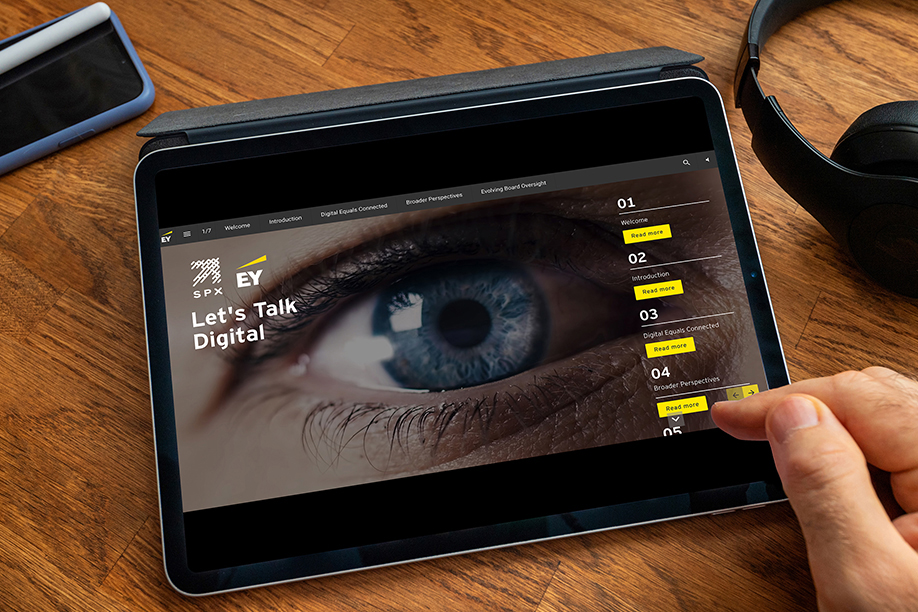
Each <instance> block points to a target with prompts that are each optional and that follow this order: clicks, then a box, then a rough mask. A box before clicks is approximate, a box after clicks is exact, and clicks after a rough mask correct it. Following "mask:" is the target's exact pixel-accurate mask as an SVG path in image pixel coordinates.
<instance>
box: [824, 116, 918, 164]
mask: <svg viewBox="0 0 918 612" xmlns="http://www.w3.org/2000/svg"><path fill="white" fill-rule="evenodd" d="M831 159H832V161H834V162H836V163H838V164H841V165H842V166H845V167H846V168H848V169H850V170H855V171H857V172H865V173H867V174H885V175H887V176H909V177H913V178H916V179H918V100H909V101H904V102H890V103H888V104H881V105H880V106H876V107H874V108H871V109H870V110H868V111H867V112H865V113H864V114H862V115H861V116H860V117H858V118H857V119H855V120H854V123H852V124H851V127H849V128H848V129H847V131H845V133H844V134H842V137H841V138H840V139H839V140H838V144H836V145H835V150H834V151H832V155H831Z"/></svg>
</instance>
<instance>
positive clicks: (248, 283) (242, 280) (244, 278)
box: [236, 255, 268, 289]
mask: <svg viewBox="0 0 918 612" xmlns="http://www.w3.org/2000/svg"><path fill="white" fill-rule="evenodd" d="M266 261H268V256H267V255H262V256H261V257H259V258H258V259H256V260H254V261H250V262H249V263H247V264H245V265H244V266H239V267H238V268H236V270H241V269H243V268H248V267H249V266H254V265H255V264H260V263H264V262H266ZM262 272H264V269H263V268H259V269H257V270H246V271H245V272H236V287H237V288H239V289H241V288H243V287H254V286H255V285H257V284H258V283H259V279H260V278H261V273H262Z"/></svg>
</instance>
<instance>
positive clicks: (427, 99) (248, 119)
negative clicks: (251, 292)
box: [137, 47, 707, 158]
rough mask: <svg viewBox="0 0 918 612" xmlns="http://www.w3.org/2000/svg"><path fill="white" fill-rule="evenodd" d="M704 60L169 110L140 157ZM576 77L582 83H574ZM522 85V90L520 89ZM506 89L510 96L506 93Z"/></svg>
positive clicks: (508, 74)
mask: <svg viewBox="0 0 918 612" xmlns="http://www.w3.org/2000/svg"><path fill="white" fill-rule="evenodd" d="M703 59H704V58H703V57H702V56H700V55H695V54H694V53H687V52H685V51H680V50H678V49H673V48H671V47H651V48H648V49H635V50H631V51H619V52H617V53H605V54H602V55H593V56H590V57H579V58H574V59H564V60H556V61H552V62H542V63H539V64H528V65H524V66H510V67H507V68H494V69H491V70H479V71H476V72H464V73H461V74H451V75H445V76H436V77H428V78H423V79H415V80H411V81H397V82H394V83H382V84H379V85H365V86H362V87H351V88H347V89H336V90H332V91H319V92H314V93H306V94H298V95H293V96H285V97H282V98H270V99H267V100H252V101H248V102H237V103H234V104H222V105H219V106H210V107H204V108H192V109H187V110H178V111H171V112H167V113H163V114H162V115H160V116H158V117H156V118H155V119H154V120H153V121H151V122H150V123H149V124H148V125H147V126H146V127H144V128H143V129H141V130H140V131H139V132H137V135H138V136H141V137H144V138H152V140H149V141H147V142H146V143H145V144H144V146H143V147H142V148H141V150H140V157H141V158H143V157H144V156H145V155H147V154H149V153H151V152H153V151H156V150H158V149H163V148H169V147H176V146H182V145H187V144H198V143H203V142H213V141H217V140H228V139H232V138H244V137H247V136H259V135H265V134H272V133H279V132H285V131H292V130H297V129H309V128H315V127H321V126H327V125H334V124H338V123H348V122H352V121H360V120H368V119H380V118H383V117H387V116H396V115H399V114H405V113H406V109H407V108H409V107H410V109H411V112H424V111H427V112H430V111H434V110H441V109H444V108H456V107H458V106H461V104H462V102H463V101H469V102H470V97H471V96H475V95H476V94H477V96H476V100H478V101H479V103H480V98H481V94H483V93H484V92H489V93H490V94H491V95H490V96H489V101H500V100H501V98H502V97H504V99H515V98H518V97H520V93H523V92H524V93H526V94H528V95H533V96H535V95H551V94H558V93H565V92H566V91H574V90H583V89H584V87H585V86H586V85H589V80H590V79H592V80H594V81H595V85H596V87H609V86H617V85H628V84H633V83H642V82H649V81H656V80H662V79H672V78H678V77H684V76H696V77H701V78H704V79H707V75H706V74H705V72H704V71H703V70H701V69H700V68H698V67H696V66H693V64H696V63H698V62H700V61H702V60H703ZM574 81H576V82H574ZM521 90H522V91H521ZM502 94H506V95H505V96H502Z"/></svg>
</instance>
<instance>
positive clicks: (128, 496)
mask: <svg viewBox="0 0 918 612" xmlns="http://www.w3.org/2000/svg"><path fill="white" fill-rule="evenodd" d="M111 4H112V7H113V8H114V10H115V11H116V12H117V13H118V15H119V16H120V18H121V20H122V22H123V23H124V25H125V28H126V29H127V31H128V32H129V33H130V35H131V38H132V39H133V41H134V44H135V45H136V47H137V50H138V52H139V53H140V56H141V58H142V59H143V61H144V63H145V64H146V66H147V69H148V70H149V72H150V75H151V77H152V78H153V81H154V83H155V84H156V87H157V98H156V103H155V104H154V106H153V108H152V109H151V110H150V111H148V112H147V113H146V114H145V115H143V116H142V117H140V118H138V119H135V120H134V121H132V122H130V123H129V124H127V125H123V126H121V127H118V128H116V129H114V130H112V131H110V132H107V133H104V134H101V135H99V136H97V137H95V138H92V139H91V140H89V141H87V142H85V143H81V144H79V145H77V146H74V147H72V148H70V149H67V150H66V151H64V152H61V153H58V154H55V155H52V156H50V157H46V158H44V159H43V160H40V161H38V162H35V163H33V164H31V165H30V166H28V167H25V168H22V169H20V170H18V171H15V172H13V173H11V174H9V175H6V176H3V177H0V368H2V369H0V609H13V610H29V611H33V610H45V609H48V610H100V611H109V610H158V609H168V610H172V611H176V610H337V611H341V610H376V609H396V610H405V609H432V610H498V609H501V610H504V609H506V610H538V611H539V612H548V611H550V610H562V609H564V610H567V609H570V610H640V611H642V612H643V611H649V610H667V611H668V610H705V611H710V610H812V609H815V598H814V594H813V587H812V584H811V582H810V577H809V570H808V568H807V561H806V553H805V550H804V546H803V540H802V538H801V535H800V532H799V529H798V526H797V522H796V520H795V518H794V515H793V513H792V512H791V509H790V507H789V505H787V504H778V505H774V506H771V507H768V508H763V509H758V510H752V511H747V512H736V513H733V514H728V515H724V516H716V517H711V516H706V517H700V518H694V519H689V520H682V521H676V522H669V523H663V524H657V525H650V526H645V527H638V528H632V529H625V530H619V531H610V532H606V533H599V534H593V535H587V536H578V537H572V538H567V539H562V540H557V541H552V542H545V543H541V544H532V545H527V546H518V547H513V548H507V549H503V550H495V551H488V552H482V553H476V554H470V555H465V556H459V557H452V558H447V559H440V560H436V561H430V562H423V563H415V564H409V565H403V566H399V567H390V568H385V569H379V570H373V571H368V572H359V573H355V574H349V575H343V576H337V577H331V578H325V579H318V580H312V581H306V582H299V583H294V584H288V585H283V586H278V587H271V588H267V589H257V590H251V591H248V592H242V593H234V594H229V595H221V596H216V597H210V598H203V599H200V598H199V599H191V598H187V597H183V596H181V595H179V594H177V593H176V592H175V591H173V590H172V589H171V588H170V587H169V585H168V583H167V582H166V579H165V576H164V573H163V565H162V555H161V543H160V535H159V534H160V528H159V518H158V512H157V497H156V495H157V493H156V477H155V473H154V463H153V442H152V436H151V433H152V427H151V418H150V401H149V393H148V379H147V367H146V361H145V348H144V326H143V311H142V306H141V297H140V283H139V271H138V259H137V237H136V227H135V220H134V199H133V191H132V173H133V169H134V165H135V163H136V161H137V152H138V150H139V148H140V145H141V140H140V139H138V138H136V137H135V136H134V132H135V131H136V130H137V129H139V128H140V127H141V126H143V125H145V124H146V122H148V121H149V120H151V119H152V118H153V117H154V116H156V115H157V114H159V113H162V112H164V111H168V110H174V109H180V108H188V107H199V106H206V105H211V104H219V103H224V102H236V101H241V100H249V99H255V98H266V97H272V96H282V95H288V94H295V93H301V92H309V91H319V90H325V89H333V88H340V87H348V86H354V85H363V84H370V83H380V82H386V81H395V80H402V79H410V78H415V77H424V76H432V75H440V74H448V73H454V72H463V71H468V70H479V69H484V68H493V67H498V66H510V65H516V64H525V63H532V62H538V61H543V60H553V59H560V58H569V57H578V56H584V55H591V54H596V53H604V52H609V51H619V50H624V49H633V48H639V47H648V46H655V45H669V46H673V47H677V48H682V49H685V50H687V51H694V52H697V53H700V54H702V55H704V56H705V57H706V58H707V59H706V60H705V61H704V63H703V64H702V65H701V66H702V67H703V68H704V69H705V70H706V71H707V72H708V74H709V75H710V77H711V80H712V81H713V82H714V84H715V85H717V87H718V88H719V89H720V90H721V92H722V94H723V97H724V101H725V104H726V106H727V114H728V117H729V120H730V127H731V129H732V131H733V136H734V139H735V143H736V151H737V157H738V158H739V163H740V169H741V171H742V173H743V177H744V180H745V188H746V193H747V195H748V198H749V206H750V209H751V211H752V219H753V222H754V225H755V228H756V233H757V236H758V240H759V247H760V249H761V253H762V259H763V261H764V266H765V271H766V273H767V277H768V281H769V287H770V289H771V295H772V298H773V301H774V309H775V312H776V314H777V318H778V325H779V327H780V330H781V338H782V341H783V343H784V348H785V351H786V355H787V362H788V365H789V367H790V373H791V377H792V378H793V379H794V380H799V379H802V378H806V377H812V376H823V375H828V374H832V373H834V372H837V371H840V370H842V369H847V368H861V367H865V366H867V365H870V364H881V365H888V366H891V367H893V368H897V369H900V370H904V371H910V372H914V371H915V363H916V361H918V307H916V302H915V301H913V300H905V299H902V298H900V297H897V296H895V295H893V294H891V293H889V292H887V291H885V290H884V289H882V288H880V287H878V286H876V285H874V284H872V283H871V282H869V281H867V280H865V279H864V278H863V277H862V276H861V275H860V274H859V273H858V271H857V270H856V269H855V267H854V266H853V265H852V263H851V262H850V261H849V260H848V259H846V258H845V257H844V256H843V255H842V254H841V253H840V251H839V248H838V247H837V246H836V245H835V244H834V243H833V242H832V241H831V240H830V239H829V237H828V235H827V233H826V232H825V231H824V230H823V229H822V227H820V226H819V225H818V224H817V223H816V222H815V221H814V220H813V219H812V218H811V217H810V216H809V215H808V214H807V213H806V212H805V211H804V210H803V209H801V208H800V207H799V206H798V205H797V204H796V203H795V202H794V201H792V200H791V199H790V198H789V197H788V196H786V195H785V194H784V193H783V192H782V191H781V190H780V189H779V188H778V187H777V185H776V184H775V183H774V182H773V181H772V180H771V178H770V177H769V176H768V174H766V172H765V171H764V170H763V169H762V167H761V165H760V164H759V162H758V161H757V160H756V158H755V156H754V155H753V153H752V151H751V148H750V145H749V131H748V129H747V128H746V124H745V123H744V121H743V118H742V116H741V114H740V112H739V111H737V110H736V109H734V108H733V104H732V93H731V92H732V88H731V85H732V82H733V69H734V61H735V58H736V52H737V49H738V45H739V40H740V37H741V35H742V33H743V29H744V27H745V19H746V17H747V13H748V11H749V10H750V8H751V5H752V2H751V0H734V1H731V2H723V1H722V0H651V1H648V2H595V1H590V0H555V1H548V2H519V1H512V0H507V1H505V2H500V1H498V0H481V1H476V0H375V1H374V0H363V1H350V2H349V1H346V0H307V1H300V2H296V1H294V0H250V1H247V0H223V1H219V2H206V1H204V0H188V1H179V0H165V1H156V0H152V1H151V0H147V1H145V2H140V1H137V0H113V2H112V3H111ZM909 4H910V3H909V2H907V0H898V2H884V1H880V0H867V1H864V2H860V3H854V2H847V1H843V2H839V3H837V4H836V5H832V6H828V7H823V8H821V9H818V10H816V11H813V12H812V13H811V14H809V15H807V16H805V17H804V18H801V19H799V20H798V21H796V22H795V23H793V24H791V25H790V26H789V27H787V28H785V29H784V30H782V31H781V32H780V33H779V34H778V35H777V36H776V37H775V38H774V39H773V40H772V41H771V42H770V43H769V46H768V49H767V51H766V53H765V56H766V62H767V63H766V67H765V70H764V74H763V75H762V79H763V83H764V87H765V88H766V92H768V93H772V94H775V95H777V97H778V98H779V100H780V101H781V104H782V106H783V108H784V109H785V111H786V112H787V114H788V115H789V116H790V117H791V118H792V120H793V121H794V123H795V124H796V125H797V127H798V128H799V129H800V131H801V132H802V133H803V134H804V135H806V136H807V137H808V138H809V139H810V140H811V141H812V142H813V143H815V144H816V146H817V147H819V148H820V149H821V150H822V151H824V152H829V151H831V149H832V146H833V145H834V142H835V140H836V139H837V138H838V136H840V135H841V133H842V132H843V131H844V130H845V128H846V127H847V126H848V124H849V123H850V122H851V121H852V120H854V118H855V117H856V116H857V115H858V114H859V113H861V112H863V111H864V110H866V109H867V108H869V107H871V106H874V105H876V104H880V103H883V102H889V101H892V100H900V99H908V98H915V97H916V95H915V80H914V79H915V74H916V73H918V12H916V11H914V10H911V11H910V10H909ZM80 5H81V1H80V0H41V1H38V0H10V1H9V2H6V3H4V5H3V6H2V7H0V39H2V38H5V37H7V36H10V35H12V34H15V33H16V32H19V31H21V30H24V29H26V28H29V27H31V26H34V25H37V24H40V23H43V22H45V21H47V20H48V19H51V18H53V17H55V16H57V15H60V14H63V13H65V12H68V11H71V10H74V9H76V8H78V7H79V6H80ZM897 5H898V6H897ZM912 8H914V7H912Z"/></svg>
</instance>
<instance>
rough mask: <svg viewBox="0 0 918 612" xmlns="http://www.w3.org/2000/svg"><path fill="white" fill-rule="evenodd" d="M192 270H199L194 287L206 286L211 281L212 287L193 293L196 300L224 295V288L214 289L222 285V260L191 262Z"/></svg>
mask: <svg viewBox="0 0 918 612" xmlns="http://www.w3.org/2000/svg"><path fill="white" fill-rule="evenodd" d="M191 269H192V270H197V271H198V273H197V275H196V276H195V277H194V279H193V280H192V281H191V286H192V287H197V286H198V285H202V284H206V281H207V280H208V279H210V286H209V287H207V288H206V289H197V290H195V291H194V292H193V293H192V296H193V297H194V299H199V298H204V297H209V296H211V295H223V288H222V287H214V285H218V284H220V279H221V276H220V258H219V257H212V258H211V259H199V260H197V261H193V262H191Z"/></svg>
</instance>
